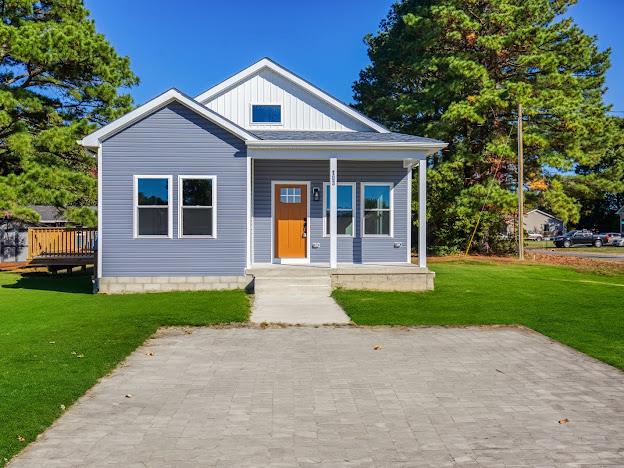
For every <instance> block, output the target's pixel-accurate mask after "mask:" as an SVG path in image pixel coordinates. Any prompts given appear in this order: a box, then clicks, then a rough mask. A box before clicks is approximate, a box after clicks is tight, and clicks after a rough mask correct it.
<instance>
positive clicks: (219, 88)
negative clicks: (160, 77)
mask: <svg viewBox="0 0 624 468" xmlns="http://www.w3.org/2000/svg"><path fill="white" fill-rule="evenodd" d="M263 68H268V69H269V70H271V71H272V72H274V73H276V74H278V75H280V76H281V77H283V78H286V79H287V80H289V81H291V82H293V83H295V84H296V85H297V86H299V87H301V88H303V89H305V90H306V91H308V92H309V93H310V94H312V95H314V96H316V97H317V98H319V99H321V100H323V101H325V102H326V103H328V104H330V105H331V106H333V107H335V108H336V109H338V110H340V111H342V112H344V113H345V114H347V115H349V116H350V117H352V118H354V119H355V120H357V121H358V122H361V123H363V124H364V125H366V126H368V127H370V128H371V129H373V130H375V131H377V132H379V133H390V130H388V129H387V128H385V127H384V126H382V125H380V124H378V123H377V122H375V121H374V120H373V119H371V118H369V117H366V116H365V115H364V114H361V113H360V112H358V111H356V110H355V109H353V108H351V107H349V106H347V105H346V104H345V103H343V102H341V101H339V100H338V99H336V98H335V97H333V96H331V95H330V94H328V93H326V92H325V91H323V90H322V89H319V88H317V87H316V86H314V85H313V84H312V83H309V82H308V81H306V80H304V79H303V78H301V77H299V76H297V75H295V74H294V73H293V72H291V71H289V70H287V69H286V68H284V67H282V66H281V65H278V64H277V63H275V62H273V61H272V60H270V59H268V58H263V59H262V60H260V61H258V62H256V63H254V64H253V65H251V66H249V67H247V68H245V69H244V70H242V71H240V72H238V73H236V74H235V75H233V76H231V77H230V78H228V79H226V80H224V81H222V82H221V83H219V84H217V85H215V86H213V87H212V88H210V89H209V90H207V91H204V92H203V93H202V94H200V95H199V96H197V97H196V98H195V100H196V101H199V102H201V103H205V102H206V101H208V100H209V99H210V98H212V97H214V96H217V95H218V94H220V93H222V92H223V91H225V90H227V89H229V88H231V87H233V86H234V85H236V84H237V83H240V82H241V81H243V80H245V79H246V78H249V77H250V76H252V75H254V74H255V73H257V72H259V71H260V70H262V69H263Z"/></svg>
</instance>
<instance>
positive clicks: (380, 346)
mask: <svg viewBox="0 0 624 468" xmlns="http://www.w3.org/2000/svg"><path fill="white" fill-rule="evenodd" d="M373 349H374V350H375V351H379V350H381V349H383V346H382V345H380V344H376V345H375V346H373Z"/></svg>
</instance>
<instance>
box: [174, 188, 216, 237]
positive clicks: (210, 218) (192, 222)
mask: <svg viewBox="0 0 624 468" xmlns="http://www.w3.org/2000/svg"><path fill="white" fill-rule="evenodd" d="M178 204H179V208H178V213H179V214H178V219H179V225H178V237H217V178H216V176H179V179H178Z"/></svg>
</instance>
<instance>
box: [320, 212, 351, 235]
mask: <svg viewBox="0 0 624 468" xmlns="http://www.w3.org/2000/svg"><path fill="white" fill-rule="evenodd" d="M325 217H326V219H327V222H326V223H325V234H327V235H328V236H329V228H330V223H331V220H330V218H329V210H327V211H326V212H325ZM337 219H338V228H337V232H336V234H338V235H339V236H342V235H345V236H352V235H353V212H352V211H351V210H338V213H337Z"/></svg>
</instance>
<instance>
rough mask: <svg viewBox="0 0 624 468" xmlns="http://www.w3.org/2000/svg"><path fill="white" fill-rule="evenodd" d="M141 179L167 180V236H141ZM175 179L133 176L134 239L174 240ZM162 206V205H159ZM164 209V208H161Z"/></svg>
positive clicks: (156, 176)
mask: <svg viewBox="0 0 624 468" xmlns="http://www.w3.org/2000/svg"><path fill="white" fill-rule="evenodd" d="M139 179H167V181H168V182H167V235H166V236H160V235H157V236H146V235H142V236H140V235H139ZM172 194H173V177H172V176H170V175H133V176H132V235H133V238H134V239H173V210H172V209H171V207H172V205H173V203H172V200H171V198H172ZM159 206H160V205H159ZM160 207H161V208H162V206H160Z"/></svg>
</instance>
